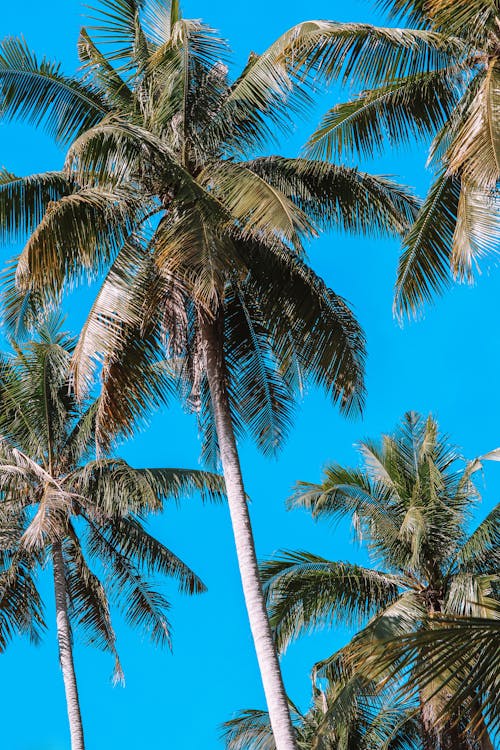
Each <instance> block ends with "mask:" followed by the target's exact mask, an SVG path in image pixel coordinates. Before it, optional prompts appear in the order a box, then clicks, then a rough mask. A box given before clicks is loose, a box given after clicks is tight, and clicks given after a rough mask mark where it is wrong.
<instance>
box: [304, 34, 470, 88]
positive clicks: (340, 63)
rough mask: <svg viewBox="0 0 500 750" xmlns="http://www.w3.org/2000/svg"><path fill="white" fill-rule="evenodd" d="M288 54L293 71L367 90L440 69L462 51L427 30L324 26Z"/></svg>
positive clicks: (458, 43) (450, 40) (456, 44)
mask: <svg viewBox="0 0 500 750" xmlns="http://www.w3.org/2000/svg"><path fill="white" fill-rule="evenodd" d="M290 52H291V53H293V58H292V59H293V63H294V65H296V66H297V67H305V68H306V70H307V71H309V72H315V73H316V74H317V75H319V76H321V78H322V79H323V80H325V81H326V82H331V81H334V80H337V79H340V80H341V81H342V82H343V83H349V84H352V83H353V82H354V83H356V84H357V85H359V86H362V87H366V88H368V87H371V86H377V85H380V84H387V83H389V82H391V81H394V80H395V79H397V78H405V77H407V76H414V75H418V74H420V73H427V72H429V71H431V70H435V69H439V68H444V67H446V66H447V65H449V64H450V63H452V62H454V61H456V59H457V58H458V59H460V58H461V57H463V56H464V54H465V53H466V52H467V46H466V45H465V44H464V43H463V41H461V40H460V39H459V38H456V37H453V36H449V35H447V34H440V33H438V32H435V31H430V30H427V29H411V28H410V29H404V28H389V27H380V26H373V25H370V24H362V23H337V22H335V21H329V22H323V23H322V25H321V26H320V27H319V28H318V29H317V30H313V31H312V33H310V34H309V36H307V37H305V38H304V39H301V40H300V43H299V44H298V45H296V46H295V49H294V48H293V46H292V48H291V50H290Z"/></svg>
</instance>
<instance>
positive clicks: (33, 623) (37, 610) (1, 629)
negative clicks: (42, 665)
mask: <svg viewBox="0 0 500 750" xmlns="http://www.w3.org/2000/svg"><path fill="white" fill-rule="evenodd" d="M44 627H45V625H44V621H43V608H42V600H41V598H40V594H39V592H38V589H37V587H36V583H35V580H34V577H33V570H32V566H31V565H30V562H29V559H28V558H27V557H26V556H24V555H22V554H17V555H15V556H14V557H13V559H12V560H11V561H10V562H9V564H8V565H7V566H6V567H5V568H4V569H3V570H2V571H0V649H1V650H2V651H4V650H5V648H6V646H7V644H8V643H9V641H10V640H11V639H12V638H13V637H14V636H16V635H19V634H23V633H28V634H29V636H30V638H31V640H32V641H34V642H35V643H36V642H38V641H39V639H40V634H41V631H42V630H43V629H44Z"/></svg>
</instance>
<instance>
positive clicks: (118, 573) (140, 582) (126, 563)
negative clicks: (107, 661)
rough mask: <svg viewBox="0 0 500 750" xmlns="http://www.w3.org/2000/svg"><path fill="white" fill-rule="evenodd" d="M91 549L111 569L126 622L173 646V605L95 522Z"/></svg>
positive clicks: (111, 580)
mask: <svg viewBox="0 0 500 750" xmlns="http://www.w3.org/2000/svg"><path fill="white" fill-rule="evenodd" d="M88 544H89V551H90V554H92V555H99V557H100V558H101V559H102V561H103V563H104V565H105V566H106V568H107V570H108V585H109V590H110V593H111V595H112V596H113V599H114V600H115V601H116V604H117V606H118V607H119V609H120V610H121V611H122V612H123V614H124V616H125V619H126V621H127V622H128V623H129V624H130V625H132V626H134V627H137V628H140V629H142V630H143V631H144V632H145V633H146V634H147V635H148V636H149V637H150V638H151V640H152V642H153V643H155V644H158V645H167V646H170V645H171V632H170V623H169V621H168V619H167V612H168V610H169V609H170V605H169V603H168V602H167V600H166V599H165V597H164V596H163V595H162V594H161V593H160V592H158V591H156V590H155V589H154V588H153V587H152V585H151V583H149V582H148V581H147V580H146V579H145V578H144V577H143V576H142V575H141V574H140V573H139V571H138V570H137V568H136V566H135V565H134V564H133V563H132V562H131V561H130V560H129V559H128V558H127V557H126V556H125V555H123V554H122V553H121V552H120V550H119V549H117V548H116V547H115V546H114V545H113V544H111V542H110V541H109V539H108V537H107V534H106V533H105V532H104V531H101V530H100V529H98V528H97V527H96V526H95V525H94V524H91V528H90V531H89V535H88Z"/></svg>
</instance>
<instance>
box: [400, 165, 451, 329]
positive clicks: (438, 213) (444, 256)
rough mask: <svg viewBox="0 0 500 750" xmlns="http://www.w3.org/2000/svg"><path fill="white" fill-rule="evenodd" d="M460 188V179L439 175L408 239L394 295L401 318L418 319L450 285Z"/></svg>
mask: <svg viewBox="0 0 500 750" xmlns="http://www.w3.org/2000/svg"><path fill="white" fill-rule="evenodd" d="M460 187H461V186H460V179H459V178H457V177H454V176H450V175H446V174H444V173H442V174H440V175H439V176H438V177H437V179H436V181H435V182H434V184H433V185H432V187H431V189H430V191H429V193H428V195H427V198H426V199H425V201H424V203H423V205H422V208H421V209H420V212H419V214H418V215H417V218H416V220H415V223H414V225H413V226H412V228H411V229H410V231H409V232H408V234H407V236H406V238H405V241H404V246H403V248H404V249H403V252H402V254H401V257H400V259H399V267H398V275H397V280H396V288H395V292H394V310H395V312H396V314H397V315H398V316H400V317H403V316H411V315H416V314H417V312H418V311H419V310H420V309H421V307H422V305H423V303H424V302H429V301H431V300H432V298H433V295H434V294H435V293H440V292H441V291H442V290H443V289H445V288H446V287H447V286H448V285H449V284H450V281H451V274H450V256H451V249H452V247H453V237H454V233H455V228H456V222H457V212H458V204H459V200H460Z"/></svg>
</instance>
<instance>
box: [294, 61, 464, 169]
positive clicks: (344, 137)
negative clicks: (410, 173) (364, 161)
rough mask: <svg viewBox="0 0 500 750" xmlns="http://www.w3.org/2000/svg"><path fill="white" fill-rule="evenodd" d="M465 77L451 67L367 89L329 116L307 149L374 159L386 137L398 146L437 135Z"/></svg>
mask: <svg viewBox="0 0 500 750" xmlns="http://www.w3.org/2000/svg"><path fill="white" fill-rule="evenodd" d="M460 78H461V73H460V71H459V73H458V74H457V73H455V75H453V71H452V70H450V69H449V68H445V69H443V70H437V71H431V72H429V73H421V74H418V75H414V76H411V77H408V78H400V79H398V80H397V81H396V82H394V83H392V82H391V83H388V84H386V85H385V86H380V87H377V88H375V89H372V90H371V91H363V92H361V93H360V94H359V95H358V97H357V98H356V99H353V100H352V101H350V102H347V103H345V104H337V105H336V106H335V107H333V108H332V109H331V110H329V111H328V112H327V113H326V114H325V115H324V116H323V119H322V121H321V123H320V125H319V126H318V128H317V129H316V131H315V132H314V133H313V134H312V136H311V137H310V139H309V142H308V144H307V147H306V148H307V153H308V154H309V155H310V156H312V157H314V158H324V159H332V158H334V155H335V154H338V155H341V154H346V153H347V154H356V153H359V154H362V155H363V156H367V157H372V156H374V155H375V154H378V153H380V152H381V151H382V148H383V147H384V145H385V142H386V141H387V142H388V143H389V145H391V146H395V145H398V144H407V143H408V142H409V141H410V140H411V139H417V138H423V137H428V136H430V135H433V134H434V133H435V132H436V130H438V129H439V128H441V127H442V126H443V125H444V124H445V122H446V121H447V118H448V117H449V116H450V115H451V114H452V112H453V110H454V109H455V107H456V106H457V102H458V99H459V89H458V85H457V84H458V83H459V82H460ZM457 79H458V80H457Z"/></svg>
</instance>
